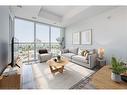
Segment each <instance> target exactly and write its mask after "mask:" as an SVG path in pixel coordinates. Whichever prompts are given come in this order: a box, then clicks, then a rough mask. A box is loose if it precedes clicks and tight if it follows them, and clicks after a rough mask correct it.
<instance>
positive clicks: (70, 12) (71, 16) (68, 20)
mask: <svg viewBox="0 0 127 95" xmlns="http://www.w3.org/2000/svg"><path fill="white" fill-rule="evenodd" d="M113 8H115V6H11V7H10V9H11V12H13V14H14V15H15V16H16V17H19V18H25V19H30V20H34V21H39V22H43V23H47V24H53V25H56V26H61V27H67V26H69V25H71V24H73V23H76V22H78V21H80V20H81V19H88V18H90V17H92V16H95V15H97V14H100V13H102V12H104V11H108V10H111V9H113Z"/></svg>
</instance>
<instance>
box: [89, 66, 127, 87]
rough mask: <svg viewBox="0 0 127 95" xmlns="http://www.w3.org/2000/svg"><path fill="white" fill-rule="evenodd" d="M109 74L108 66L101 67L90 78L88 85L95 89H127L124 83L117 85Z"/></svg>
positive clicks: (126, 84)
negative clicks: (90, 84)
mask: <svg viewBox="0 0 127 95" xmlns="http://www.w3.org/2000/svg"><path fill="white" fill-rule="evenodd" d="M111 72H112V70H111V69H110V66H109V65H107V66H104V67H102V68H101V69H100V70H99V71H97V72H96V73H95V74H94V75H93V76H92V78H91V79H92V80H91V82H90V83H92V85H94V86H95V88H97V89H127V83H126V82H121V83H117V82H114V81H112V80H111Z"/></svg>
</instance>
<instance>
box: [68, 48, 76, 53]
mask: <svg viewBox="0 0 127 95" xmlns="http://www.w3.org/2000/svg"><path fill="white" fill-rule="evenodd" d="M69 53H74V54H78V48H69Z"/></svg>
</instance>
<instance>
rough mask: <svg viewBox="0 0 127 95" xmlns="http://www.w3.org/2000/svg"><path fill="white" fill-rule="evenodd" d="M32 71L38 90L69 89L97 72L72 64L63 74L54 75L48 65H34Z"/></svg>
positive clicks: (69, 64) (70, 63)
mask: <svg viewBox="0 0 127 95" xmlns="http://www.w3.org/2000/svg"><path fill="white" fill-rule="evenodd" d="M32 69H33V76H34V82H35V84H36V88H38V89H69V88H72V87H73V86H74V85H76V84H77V83H78V82H80V81H81V80H82V79H87V78H88V77H89V76H90V75H92V74H93V73H94V72H95V71H93V70H90V69H87V68H85V67H82V66H79V65H77V64H75V63H72V62H69V63H68V64H66V65H65V68H64V72H63V73H62V74H61V73H59V72H58V73H55V74H52V73H51V71H50V68H49V66H48V64H47V63H37V64H33V65H32Z"/></svg>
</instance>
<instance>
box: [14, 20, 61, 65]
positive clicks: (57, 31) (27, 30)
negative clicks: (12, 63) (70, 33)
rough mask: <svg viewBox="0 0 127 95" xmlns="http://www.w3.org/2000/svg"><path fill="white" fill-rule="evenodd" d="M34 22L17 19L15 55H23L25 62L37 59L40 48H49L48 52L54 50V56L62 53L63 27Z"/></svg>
mask: <svg viewBox="0 0 127 95" xmlns="http://www.w3.org/2000/svg"><path fill="white" fill-rule="evenodd" d="M34 23H35V22H32V21H27V20H22V19H18V18H16V19H15V55H16V56H17V55H18V56H20V57H22V59H23V62H28V61H35V60H37V59H38V50H39V49H47V50H48V52H52V55H53V56H57V55H58V54H60V48H61V45H60V39H61V38H62V37H63V33H62V30H63V29H62V28H59V27H54V26H50V25H46V24H42V23H36V24H34ZM34 25H35V26H36V27H34ZM34 28H36V29H34Z"/></svg>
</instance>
